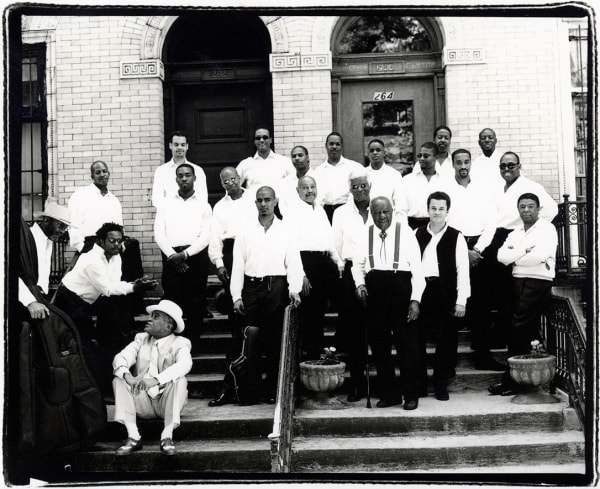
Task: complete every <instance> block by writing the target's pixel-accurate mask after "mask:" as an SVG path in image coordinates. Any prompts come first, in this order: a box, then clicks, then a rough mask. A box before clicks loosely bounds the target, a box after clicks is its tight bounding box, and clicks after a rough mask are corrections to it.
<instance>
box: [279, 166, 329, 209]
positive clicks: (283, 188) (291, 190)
mask: <svg viewBox="0 0 600 489" xmlns="http://www.w3.org/2000/svg"><path fill="white" fill-rule="evenodd" d="M304 176H305V177H313V178H315V172H314V170H313V169H312V168H309V169H308V171H307V172H306V174H305V175H304ZM298 180H299V178H298V176H297V175H296V171H294V172H293V173H290V174H289V175H288V176H287V177H285V178H284V179H283V180H282V181H281V184H280V187H279V196H278V197H279V210H280V211H281V214H282V215H284V216H285V213H286V212H289V209H290V208H291V207H293V206H295V205H297V204H298V202H302V200H301V199H300V197H299V196H298V190H297V189H298ZM315 181H316V178H315ZM320 193H321V192H320V191H319V188H318V187H317V201H318V202H320V201H321V198H320Z"/></svg>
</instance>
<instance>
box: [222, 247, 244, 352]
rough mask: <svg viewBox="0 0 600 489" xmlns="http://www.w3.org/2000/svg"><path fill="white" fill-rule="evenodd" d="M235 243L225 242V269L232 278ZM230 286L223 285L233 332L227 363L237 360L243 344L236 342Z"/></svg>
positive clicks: (230, 326) (230, 327)
mask: <svg viewBox="0 0 600 489" xmlns="http://www.w3.org/2000/svg"><path fill="white" fill-rule="evenodd" d="M234 243H235V240H234V239H232V238H228V239H224V240H223V266H224V267H225V270H227V273H229V276H230V277H231V268H232V265H233V245H234ZM229 285H230V284H229V282H227V283H226V284H223V290H224V291H225V299H224V301H223V304H224V306H225V314H227V324H228V325H229V330H230V331H231V338H232V342H231V349H230V351H229V353H228V354H227V361H230V360H232V359H234V358H236V357H237V356H238V355H239V354H240V351H241V344H240V345H238V344H237V342H236V339H239V338H237V337H236V335H237V334H238V328H237V327H236V318H235V314H234V313H233V301H232V299H231V291H230V290H229Z"/></svg>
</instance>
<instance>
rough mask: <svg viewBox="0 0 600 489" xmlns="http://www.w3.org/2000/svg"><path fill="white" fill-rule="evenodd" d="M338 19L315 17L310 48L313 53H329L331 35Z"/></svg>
mask: <svg viewBox="0 0 600 489" xmlns="http://www.w3.org/2000/svg"><path fill="white" fill-rule="evenodd" d="M338 19H339V17H317V18H316V19H315V21H314V25H313V34H312V47H311V51H312V52H313V53H323V52H327V51H329V49H330V39H331V33H332V31H333V27H334V26H335V24H336V22H337V21H338Z"/></svg>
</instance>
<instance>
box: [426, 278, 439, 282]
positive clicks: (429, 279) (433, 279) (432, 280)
mask: <svg viewBox="0 0 600 489" xmlns="http://www.w3.org/2000/svg"><path fill="white" fill-rule="evenodd" d="M439 279H440V277H425V282H437V281H438V280H439Z"/></svg>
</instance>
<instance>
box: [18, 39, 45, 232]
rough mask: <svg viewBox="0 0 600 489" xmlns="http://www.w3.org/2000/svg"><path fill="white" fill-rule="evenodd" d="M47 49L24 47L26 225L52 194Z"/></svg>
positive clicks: (23, 185)
mask: <svg viewBox="0 0 600 489" xmlns="http://www.w3.org/2000/svg"><path fill="white" fill-rule="evenodd" d="M45 61H46V49H45V45H44V44H26V45H24V46H23V59H22V64H21V66H22V76H21V81H22V97H21V206H22V215H23V218H24V219H25V220H26V221H32V220H33V213H34V212H36V211H41V210H42V209H43V205H44V202H45V200H46V197H47V194H48V167H47V151H46V129H47V117H46V90H45V85H44V80H45V73H46V66H45V65H46V63H45Z"/></svg>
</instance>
